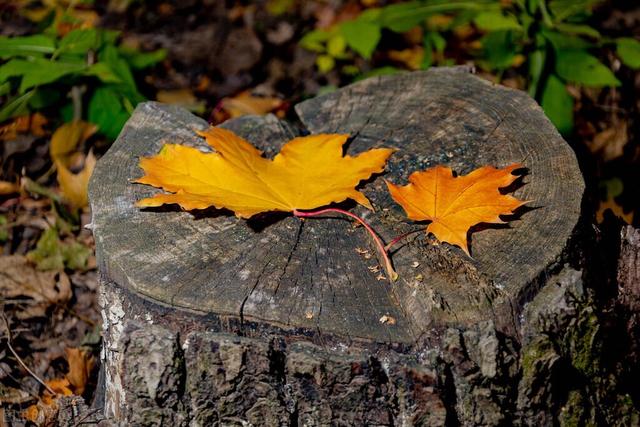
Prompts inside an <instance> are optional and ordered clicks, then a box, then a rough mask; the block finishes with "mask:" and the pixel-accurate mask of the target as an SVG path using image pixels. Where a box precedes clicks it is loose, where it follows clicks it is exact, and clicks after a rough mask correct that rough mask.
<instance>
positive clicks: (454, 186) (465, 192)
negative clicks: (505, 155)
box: [385, 164, 527, 255]
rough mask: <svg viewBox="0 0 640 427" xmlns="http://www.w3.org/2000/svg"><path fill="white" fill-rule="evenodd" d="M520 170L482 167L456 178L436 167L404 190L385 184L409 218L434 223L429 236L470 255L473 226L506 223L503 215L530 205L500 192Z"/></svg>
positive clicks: (416, 177) (417, 175)
mask: <svg viewBox="0 0 640 427" xmlns="http://www.w3.org/2000/svg"><path fill="white" fill-rule="evenodd" d="M520 168H522V165H521V164H513V165H510V166H507V167H505V168H503V169H496V168H494V167H491V166H483V167H481V168H478V169H476V170H474V171H473V172H471V173H469V174H468V175H464V176H458V177H454V175H453V171H452V170H451V169H450V168H448V167H444V166H436V167H434V168H431V169H428V170H426V171H420V172H414V173H412V174H411V176H409V184H407V185H405V186H404V187H401V186H397V185H395V184H393V183H391V182H389V181H385V182H386V183H387V186H388V187H389V191H390V192H391V196H392V197H393V199H394V200H395V201H396V202H398V203H399V204H400V205H401V206H402V207H403V208H404V210H405V212H406V213H407V216H408V217H409V218H410V219H413V220H416V221H431V223H430V224H429V225H428V226H427V228H426V230H425V231H426V232H427V233H433V235H434V236H435V237H436V238H437V239H438V240H440V241H441V242H448V243H450V244H452V245H456V246H459V247H460V248H462V250H464V251H465V252H466V253H467V255H469V248H468V247H467V233H468V231H469V229H470V228H471V227H472V226H474V225H476V224H480V223H489V224H504V221H502V220H501V219H500V215H506V214H511V213H513V211H514V210H515V209H517V208H518V207H520V206H522V205H524V204H525V203H527V202H526V201H521V200H518V199H516V198H515V197H513V196H509V195H503V194H501V193H500V191H499V189H500V188H505V187H507V186H509V185H510V184H511V183H513V182H514V181H515V180H516V179H517V178H518V177H517V176H515V175H512V173H511V172H513V171H514V170H516V169H520Z"/></svg>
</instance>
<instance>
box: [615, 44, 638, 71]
mask: <svg viewBox="0 0 640 427" xmlns="http://www.w3.org/2000/svg"><path fill="white" fill-rule="evenodd" d="M616 53H617V54H618V56H619V57H620V60H622V62H623V63H624V65H626V66H627V67H629V68H632V69H634V70H637V69H638V68H640V42H639V41H638V40H636V39H632V38H628V37H623V38H619V39H617V40H616Z"/></svg>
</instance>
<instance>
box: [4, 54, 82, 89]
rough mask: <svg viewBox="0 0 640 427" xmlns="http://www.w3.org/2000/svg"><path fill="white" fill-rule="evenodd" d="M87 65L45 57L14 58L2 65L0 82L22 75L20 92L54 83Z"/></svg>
mask: <svg viewBox="0 0 640 427" xmlns="http://www.w3.org/2000/svg"><path fill="white" fill-rule="evenodd" d="M85 68H86V65H85V64H84V63H82V62H61V61H50V60H48V59H44V58H31V59H29V60H26V59H12V60H10V61H9V62H7V63H6V64H4V65H2V66H0V82H4V81H6V80H7V79H8V78H10V77H21V78H22V80H21V82H20V88H19V89H18V92H19V93H24V92H25V91H26V90H27V89H30V88H32V87H34V86H39V85H44V84H47V83H52V82H54V81H56V80H58V79H59V78H61V77H63V76H66V75H68V74H74V73H78V72H81V71H83V70H84V69H85Z"/></svg>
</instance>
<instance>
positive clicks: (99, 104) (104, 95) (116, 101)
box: [88, 86, 129, 140]
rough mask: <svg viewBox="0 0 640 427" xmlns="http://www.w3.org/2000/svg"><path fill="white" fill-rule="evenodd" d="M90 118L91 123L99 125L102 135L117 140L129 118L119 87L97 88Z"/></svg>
mask: <svg viewBox="0 0 640 427" xmlns="http://www.w3.org/2000/svg"><path fill="white" fill-rule="evenodd" d="M88 117H89V121H90V122H91V123H94V124H96V125H98V127H99V128H100V133H102V134H103V135H105V136H106V137H107V138H109V139H111V140H115V139H116V138H117V137H118V134H119V133H120V131H121V130H122V127H123V126H124V124H125V122H126V121H127V119H128V118H129V113H128V112H127V110H126V108H125V106H124V103H123V99H122V97H121V96H120V95H119V93H118V89H117V87H114V86H102V87H99V88H97V89H96V90H95V91H94V93H93V95H92V96H91V99H90V100H89V110H88Z"/></svg>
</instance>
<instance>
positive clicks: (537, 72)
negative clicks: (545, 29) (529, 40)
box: [528, 50, 546, 98]
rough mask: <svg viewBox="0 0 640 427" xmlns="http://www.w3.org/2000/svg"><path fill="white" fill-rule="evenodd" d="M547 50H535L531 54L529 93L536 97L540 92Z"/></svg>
mask: <svg viewBox="0 0 640 427" xmlns="http://www.w3.org/2000/svg"><path fill="white" fill-rule="evenodd" d="M545 57H546V52H545V51H543V50H534V51H533V52H531V54H530V55H529V91H528V92H529V95H530V96H532V97H534V98H535V97H536V96H537V94H538V85H539V84H540V77H542V71H543V70H544V63H545Z"/></svg>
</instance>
